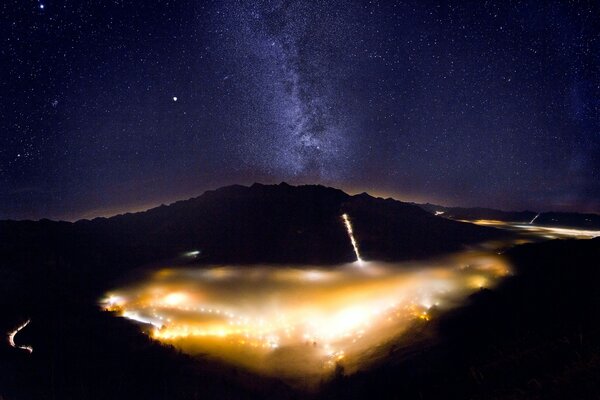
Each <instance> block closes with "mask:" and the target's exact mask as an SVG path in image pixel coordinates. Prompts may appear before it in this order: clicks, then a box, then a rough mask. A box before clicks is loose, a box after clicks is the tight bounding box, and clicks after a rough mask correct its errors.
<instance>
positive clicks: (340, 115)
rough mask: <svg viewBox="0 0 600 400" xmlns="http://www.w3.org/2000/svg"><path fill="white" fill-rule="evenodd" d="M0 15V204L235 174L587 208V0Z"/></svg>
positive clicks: (594, 118) (592, 152)
mask: <svg viewBox="0 0 600 400" xmlns="http://www.w3.org/2000/svg"><path fill="white" fill-rule="evenodd" d="M0 24H1V25H0V30H1V31H0V40H1V41H2V45H1V47H0V57H1V63H0V72H1V78H0V85H1V86H0V218H35V219H37V218H42V217H49V218H64V219H75V218H80V217H93V216H97V215H110V214H114V213H117V212H123V211H129V210H131V211H135V210H141V209H145V208H148V207H150V206H154V205H158V204H160V203H169V202H172V201H174V200H178V199H182V198H188V197H191V196H196V195H199V194H201V193H202V192H203V191H204V190H207V189H211V188H216V187H219V186H223V185H227V184H232V183H240V184H250V183H252V182H254V181H260V182H263V183H278V182H280V181H287V182H289V183H292V184H294V183H296V184H298V183H321V184H325V185H330V186H335V187H339V188H342V189H344V190H347V191H349V192H351V193H357V192H362V191H367V192H369V193H371V194H374V195H379V196H392V197H395V198H398V199H401V200H409V201H419V202H425V201H430V202H437V203H441V204H446V205H464V206H473V205H479V206H489V207H497V208H502V209H526V208H528V209H534V210H573V211H594V212H600V6H599V4H598V3H597V2H595V1H592V0H590V1H581V2H568V1H539V0H535V1H524V2H516V1H507V0H498V1H473V2H470V1H469V2H468V1H461V2H456V1H455V2H444V4H443V5H440V4H437V3H433V2H428V1H423V0H415V1H403V2H392V1H380V2H378V1H336V0H323V1H321V0H301V1H271V2H261V1H247V2H242V1H215V2H210V1H203V0H195V1H161V2H159V1H156V2H155V1H109V0H98V1H90V2H77V1H61V2H59V1H52V0H48V1H42V0H38V1H33V0H7V1H4V2H3V3H2V5H0Z"/></svg>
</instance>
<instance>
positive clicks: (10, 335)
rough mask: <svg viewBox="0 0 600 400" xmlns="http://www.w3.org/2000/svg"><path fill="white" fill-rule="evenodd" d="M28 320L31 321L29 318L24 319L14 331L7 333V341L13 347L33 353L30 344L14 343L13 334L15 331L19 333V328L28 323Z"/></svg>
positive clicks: (15, 333) (14, 334)
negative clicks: (20, 344)
mask: <svg viewBox="0 0 600 400" xmlns="http://www.w3.org/2000/svg"><path fill="white" fill-rule="evenodd" d="M30 322H31V319H28V320H27V321H25V322H24V323H22V324H21V325H20V326H19V327H18V328H17V329H15V330H14V331H12V332H10V333H9V334H8V343H9V344H10V345H11V347H14V348H15V349H21V350H25V351H27V352H28V353H29V354H31V353H33V347H31V346H19V345H17V344H16V343H15V336H16V335H17V333H19V332H20V331H21V329H23V328H25V327H26V326H27V325H29V323H30Z"/></svg>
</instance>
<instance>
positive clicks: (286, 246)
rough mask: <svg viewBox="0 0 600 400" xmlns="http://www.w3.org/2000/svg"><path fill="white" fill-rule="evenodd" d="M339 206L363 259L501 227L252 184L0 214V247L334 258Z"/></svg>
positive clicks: (133, 258)
mask: <svg viewBox="0 0 600 400" xmlns="http://www.w3.org/2000/svg"><path fill="white" fill-rule="evenodd" d="M343 213H348V214H349V215H350V218H351V220H352V223H353V225H354V231H355V234H356V237H357V241H358V243H359V246H360V250H361V252H362V255H363V257H364V258H366V259H378V260H400V259H408V258H417V257H422V256H431V255H433V254H438V253H442V252H447V251H452V250H456V249H459V248H461V247H462V246H464V245H465V244H470V243H474V242H479V241H484V240H488V239H492V238H496V237H498V236H500V235H506V233H503V232H500V231H497V230H494V229H491V228H484V227H478V226H473V225H471V224H465V223H461V222H456V221H450V220H447V219H443V218H436V217H434V216H432V215H430V214H429V213H427V212H425V211H423V210H422V209H421V208H419V207H416V206H414V205H411V204H406V203H402V202H399V201H395V200H392V199H386V200H384V199H380V198H373V197H371V196H369V195H367V194H366V193H363V194H361V195H356V196H350V195H348V194H346V193H344V192H342V191H340V190H337V189H333V188H327V187H323V186H314V185H307V186H298V187H294V186H290V185H287V184H285V183H282V184H280V185H261V184H254V185H252V186H251V187H244V186H237V185H236V186H227V187H224V188H221V189H218V190H214V191H208V192H206V193H204V194H203V195H202V196H199V197H197V198H193V199H190V200H185V201H179V202H177V203H174V204H171V205H169V206H160V207H157V208H154V209H151V210H148V211H146V212H140V213H135V214H124V215H119V216H115V217H112V218H96V219H94V220H91V221H89V220H81V221H78V222H76V223H66V222H51V221H47V220H43V221H39V222H28V221H23V222H12V221H5V222H1V223H0V227H1V230H0V240H1V242H2V244H1V245H0V246H2V247H0V252H1V253H0V254H1V255H2V257H6V256H7V253H8V255H9V257H10V253H15V254H22V253H30V252H31V250H32V249H37V250H38V251H42V252H44V251H45V252H49V253H53V254H56V257H63V258H66V259H71V260H79V261H84V259H85V258H88V257H100V258H102V259H103V260H104V261H105V262H106V263H115V262H116V263H128V264H129V263H131V264H138V265H139V264H143V263H148V262H154V261H157V260H161V259H169V258H173V257H176V256H178V255H180V254H182V253H183V252H187V251H192V250H196V251H199V252H200V256H199V257H198V260H199V261H202V262H216V263H225V262H228V263H257V262H267V263H316V264H328V263H340V262H348V261H353V260H355V255H354V252H353V249H352V247H351V244H350V241H349V240H348V235H347V232H346V229H345V226H344V224H343V221H342V218H341V215H342V214H343ZM80 258H83V259H80Z"/></svg>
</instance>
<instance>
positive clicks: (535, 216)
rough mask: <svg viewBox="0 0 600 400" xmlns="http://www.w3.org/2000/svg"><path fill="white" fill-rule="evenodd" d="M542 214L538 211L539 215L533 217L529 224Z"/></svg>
mask: <svg viewBox="0 0 600 400" xmlns="http://www.w3.org/2000/svg"><path fill="white" fill-rule="evenodd" d="M539 216H540V213H537V215H536V216H535V217H533V219H532V220H531V221H529V225H531V224H533V221H535V220H536V219H537V217H539Z"/></svg>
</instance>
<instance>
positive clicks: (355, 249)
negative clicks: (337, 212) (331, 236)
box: [342, 214, 362, 264]
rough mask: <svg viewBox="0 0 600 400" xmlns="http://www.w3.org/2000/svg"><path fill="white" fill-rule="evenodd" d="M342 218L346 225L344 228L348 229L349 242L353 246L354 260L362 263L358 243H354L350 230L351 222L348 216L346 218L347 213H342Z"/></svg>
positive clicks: (352, 233)
mask: <svg viewBox="0 0 600 400" xmlns="http://www.w3.org/2000/svg"><path fill="white" fill-rule="evenodd" d="M342 218H343V219H344V224H345V225H346V230H347V231H348V236H349V237H350V242H351V243H352V247H353V248H354V254H356V260H357V261H358V263H359V264H362V258H360V253H359V252H358V245H357V244H356V239H354V232H352V224H351V223H350V218H348V214H343V215H342Z"/></svg>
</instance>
